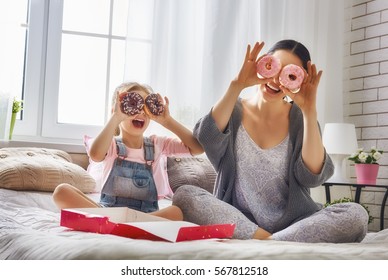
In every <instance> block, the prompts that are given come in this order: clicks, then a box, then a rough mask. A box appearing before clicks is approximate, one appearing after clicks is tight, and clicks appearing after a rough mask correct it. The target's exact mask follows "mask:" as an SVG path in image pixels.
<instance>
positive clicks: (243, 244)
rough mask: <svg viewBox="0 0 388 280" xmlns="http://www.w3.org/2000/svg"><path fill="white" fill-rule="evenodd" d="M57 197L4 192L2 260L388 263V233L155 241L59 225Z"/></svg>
mask: <svg viewBox="0 0 388 280" xmlns="http://www.w3.org/2000/svg"><path fill="white" fill-rule="evenodd" d="M59 219H60V214H59V211H58V210H57V209H56V207H55V205H54V203H53V202H52V200H51V193H34V192H17V191H12V190H5V189H0V259H37V260H47V259H50V260H53V259H58V260H65V259H88V260H95V259H101V260H105V259H180V260H186V259H201V260H203V259H217V260H220V259H239V260H243V259H282V260H288V259H298V260H303V259H363V260H364V259H388V229H386V230H383V231H380V232H377V233H368V235H367V237H366V238H365V239H364V240H363V241H362V242H361V243H347V244H328V243H317V244H305V243H296V242H280V241H260V240H214V239H213V240H199V241H189V242H178V243H169V242H155V241H147V240H135V239H130V238H124V237H118V236H114V235H101V234H95V233H87V232H78V231H72V230H69V229H67V228H64V227H61V226H59Z"/></svg>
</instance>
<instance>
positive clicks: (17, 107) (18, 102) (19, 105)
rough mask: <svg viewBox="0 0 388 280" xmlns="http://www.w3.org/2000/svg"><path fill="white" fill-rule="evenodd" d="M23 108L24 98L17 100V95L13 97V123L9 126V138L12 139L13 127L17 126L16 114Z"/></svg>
mask: <svg viewBox="0 0 388 280" xmlns="http://www.w3.org/2000/svg"><path fill="white" fill-rule="evenodd" d="M22 109H23V100H16V97H14V99H13V103H12V117H11V125H10V128H9V140H11V139H12V134H13V128H14V127H15V121H16V115H17V113H19V112H20V111H21V110H22Z"/></svg>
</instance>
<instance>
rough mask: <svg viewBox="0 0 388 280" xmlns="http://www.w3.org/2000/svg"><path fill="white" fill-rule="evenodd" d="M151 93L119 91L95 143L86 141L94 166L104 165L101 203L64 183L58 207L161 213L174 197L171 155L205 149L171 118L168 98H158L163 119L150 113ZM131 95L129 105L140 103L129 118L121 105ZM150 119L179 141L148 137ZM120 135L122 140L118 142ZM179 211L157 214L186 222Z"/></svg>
mask: <svg viewBox="0 0 388 280" xmlns="http://www.w3.org/2000/svg"><path fill="white" fill-rule="evenodd" d="M151 93H153V91H152V89H151V88H150V87H149V86H146V85H141V84H138V83H124V84H122V85H120V86H119V87H117V89H116V90H115V93H114V95H113V106H112V114H111V117H110V119H109V121H108V122H107V124H106V125H105V127H104V128H103V130H102V131H101V132H100V134H99V135H98V136H97V137H96V138H95V139H90V138H88V137H86V138H85V145H86V148H87V152H88V155H89V158H90V160H91V165H90V167H93V166H94V165H95V163H97V162H102V163H103V172H102V185H103V187H102V190H101V197H100V202H99V203H96V202H95V201H94V200H92V199H90V198H89V197H87V196H86V195H85V194H83V193H82V192H81V191H79V190H78V189H77V188H75V187H73V186H71V185H69V184H61V185H59V186H57V188H56V189H55V191H54V193H53V199H54V201H55V203H56V204H57V205H58V207H59V208H84V207H120V206H121V207H123V206H125V207H129V208H132V209H135V210H138V211H142V212H154V211H157V210H158V209H159V207H158V199H159V198H163V197H170V196H172V191H171V188H170V187H169V183H168V178H167V172H166V164H167V156H171V155H180V156H190V155H197V154H201V153H203V148H202V146H201V145H200V144H199V143H198V141H197V140H196V139H195V138H194V137H193V134H192V132H191V131H190V130H189V129H187V128H186V127H184V126H183V125H182V124H180V123H179V122H177V121H176V120H175V119H174V118H173V117H172V116H171V115H170V113H169V107H168V106H169V101H168V98H167V97H165V102H163V100H162V98H161V96H160V95H159V94H158V95H157V97H158V99H159V100H158V102H159V104H161V105H163V107H162V108H161V110H159V112H158V113H160V112H161V114H160V115H153V114H152V113H150V110H147V112H146V105H145V103H144V100H146V98H147V96H148V95H150V94H151ZM129 94H131V95H132V96H134V97H136V98H135V99H134V98H132V99H127V103H126V104H127V105H133V104H132V103H135V102H139V101H140V103H138V104H137V105H138V110H137V111H132V112H131V113H124V112H123V111H125V106H123V105H122V103H121V101H122V100H123V99H125V98H126V97H127V96H130V95H129ZM153 96H155V94H153ZM163 103H165V104H163ZM127 107H128V106H127ZM131 108H133V107H131ZM151 120H154V121H156V122H158V123H159V124H161V125H162V126H164V127H165V128H167V129H169V130H170V131H171V132H173V133H174V134H175V135H177V136H178V137H179V138H180V139H176V138H169V137H160V136H156V135H152V136H151V137H145V136H143V134H144V132H145V130H146V129H147V127H148V125H149V123H150V121H151ZM120 134H121V137H115V136H119V135H120ZM91 172H93V171H92V170H91ZM174 208H175V207H174V206H172V207H167V209H162V210H160V211H157V212H155V213H154V214H155V215H158V216H162V217H165V218H168V219H172V220H181V219H182V216H181V212H180V210H179V209H174Z"/></svg>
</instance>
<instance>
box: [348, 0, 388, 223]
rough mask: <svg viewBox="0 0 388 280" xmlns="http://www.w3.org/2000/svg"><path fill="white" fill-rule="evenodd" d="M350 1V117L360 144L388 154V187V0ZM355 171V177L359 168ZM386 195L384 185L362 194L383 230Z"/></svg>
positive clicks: (387, 158) (385, 168)
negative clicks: (383, 202)
mask: <svg viewBox="0 0 388 280" xmlns="http://www.w3.org/2000/svg"><path fill="white" fill-rule="evenodd" d="M349 1H350V3H351V5H348V6H347V8H346V9H347V10H346V11H345V15H350V19H349V18H347V19H346V20H345V29H344V30H345V44H344V47H345V50H344V53H345V59H344V62H345V64H344V77H345V80H344V83H345V86H344V91H345V92H344V96H346V98H345V99H344V100H345V104H344V106H345V108H346V110H344V113H345V114H346V115H345V116H344V119H345V121H347V122H351V123H354V124H355V126H356V130H357V137H358V144H359V146H360V147H364V149H369V148H370V147H371V146H377V147H378V148H379V149H382V150H383V151H384V152H385V154H383V158H382V159H381V161H380V169H379V175H378V183H380V184H384V185H388V1H387V0H374V1H372V0H349ZM349 10H350V11H349ZM347 17H349V16H347ZM350 174H351V176H352V177H353V178H354V179H355V171H354V167H353V166H351V171H350ZM384 193H385V189H378V188H366V189H365V190H363V192H362V195H361V202H362V203H364V204H365V205H366V206H368V208H369V210H370V213H371V214H372V215H373V216H374V217H375V219H374V222H373V223H372V224H371V225H370V226H369V229H370V230H371V231H377V230H379V228H380V206H381V203H382V200H383V196H384ZM353 195H354V191H353ZM385 212H386V215H385V216H386V219H385V223H384V227H385V228H388V206H387V209H386V211H385Z"/></svg>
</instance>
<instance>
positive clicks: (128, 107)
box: [120, 92, 144, 116]
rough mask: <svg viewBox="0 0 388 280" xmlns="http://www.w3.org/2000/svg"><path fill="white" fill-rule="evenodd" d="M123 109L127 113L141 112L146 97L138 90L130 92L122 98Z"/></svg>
mask: <svg viewBox="0 0 388 280" xmlns="http://www.w3.org/2000/svg"><path fill="white" fill-rule="evenodd" d="M120 103H121V111H122V112H123V113H125V114H127V115H131V116H133V115H136V114H140V112H141V111H142V110H143V107H144V99H143V97H142V96H141V95H140V94H138V93H137V92H128V93H127V94H124V95H123V97H121V98H120Z"/></svg>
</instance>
